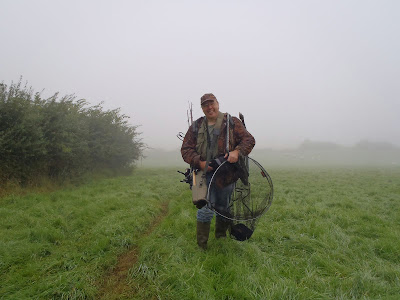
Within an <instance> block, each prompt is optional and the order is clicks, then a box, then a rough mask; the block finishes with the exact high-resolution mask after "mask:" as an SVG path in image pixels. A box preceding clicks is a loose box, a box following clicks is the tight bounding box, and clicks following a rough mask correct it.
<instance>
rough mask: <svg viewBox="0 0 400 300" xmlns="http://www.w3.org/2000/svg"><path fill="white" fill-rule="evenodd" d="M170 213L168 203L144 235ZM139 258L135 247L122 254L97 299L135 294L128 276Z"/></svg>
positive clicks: (104, 281)
mask: <svg viewBox="0 0 400 300" xmlns="http://www.w3.org/2000/svg"><path fill="white" fill-rule="evenodd" d="M167 213H168V202H165V203H163V204H162V211H161V213H160V214H159V215H158V216H157V217H156V218H155V219H154V220H153V222H152V223H151V224H150V226H149V229H148V230H147V231H146V232H145V233H144V234H143V236H147V235H149V234H151V233H152V232H153V231H154V229H155V228H156V227H157V226H158V225H159V224H160V223H161V221H162V220H163V219H164V217H165V216H166V215H167ZM138 257H139V249H138V247H136V246H134V247H132V249H130V250H129V251H128V252H126V253H124V254H122V255H121V256H120V257H119V258H118V262H117V264H116V266H115V267H114V268H113V269H112V270H111V271H110V272H109V273H107V274H106V275H105V277H104V278H103V279H102V280H101V283H100V284H99V293H98V295H97V297H96V299H107V300H110V299H120V298H124V296H125V297H126V296H129V295H133V294H135V293H136V292H137V291H136V288H135V287H134V286H129V285H128V284H127V282H126V281H127V276H128V272H129V270H130V269H131V268H132V266H133V265H134V264H135V263H136V262H137V260H138Z"/></svg>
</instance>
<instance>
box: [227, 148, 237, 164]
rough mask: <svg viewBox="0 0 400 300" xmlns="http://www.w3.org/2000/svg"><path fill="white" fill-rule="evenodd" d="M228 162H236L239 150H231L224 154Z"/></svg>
mask: <svg viewBox="0 0 400 300" xmlns="http://www.w3.org/2000/svg"><path fill="white" fill-rule="evenodd" d="M224 157H225V158H226V159H227V161H228V162H230V163H231V164H234V163H235V162H237V161H238V160H239V150H233V151H231V152H229V155H228V153H227V154H225V156H224Z"/></svg>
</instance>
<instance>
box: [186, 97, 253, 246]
mask: <svg viewBox="0 0 400 300" xmlns="http://www.w3.org/2000/svg"><path fill="white" fill-rule="evenodd" d="M200 104H201V108H202V110H203V113H204V115H205V117H201V118H199V119H197V120H196V121H195V122H193V124H192V125H191V126H190V127H189V129H188V131H187V133H186V135H185V138H184V140H183V143H182V148H181V154H182V158H183V160H184V161H185V162H187V163H188V164H190V165H191V166H192V167H193V168H194V169H195V170H199V172H200V174H203V173H205V176H204V178H206V180H207V186H208V184H209V182H210V180H211V177H212V175H213V172H214V171H215V169H216V168H217V167H218V165H219V164H220V163H221V158H224V159H226V160H227V161H228V163H230V164H236V163H237V162H238V160H239V157H240V156H246V155H248V154H249V153H250V152H251V150H252V149H253V147H254V145H255V140H254V137H253V136H252V135H251V134H250V133H249V132H248V131H247V130H246V128H245V127H244V125H243V123H242V122H241V121H240V120H239V119H238V118H236V117H229V114H224V113H221V112H220V111H219V102H218V100H217V98H216V97H215V96H214V95H213V94H205V95H203V96H202V97H201V99H200ZM227 119H229V120H228V122H229V124H227ZM227 125H228V126H227ZM227 127H228V128H229V146H227ZM227 148H229V149H228V150H227ZM217 162H218V163H217ZM230 170H232V172H234V168H230ZM194 173H195V174H194V177H195V176H196V174H198V173H197V172H196V171H195V172H194ZM197 178H199V176H197ZM198 180H200V178H199V179H198ZM233 187H234V184H233V183H231V184H228V185H227V186H224V187H222V188H217V187H215V188H214V189H213V190H211V191H210V199H209V201H210V202H211V203H214V204H215V206H216V207H220V208H221V209H228V205H229V200H230V196H231V194H232V191H233ZM193 203H194V204H195V205H196V206H197V208H199V209H198V211H197V230H196V232H197V244H198V245H199V247H200V248H202V249H207V241H208V236H209V233H210V224H211V220H212V218H213V216H214V212H213V211H212V210H211V209H210V208H209V207H208V206H207V205H204V204H202V205H200V204H199V202H196V201H195V200H194V201H193ZM228 227H229V220H227V219H225V218H224V217H221V216H219V215H217V217H216V223H215V237H216V238H222V237H226V231H227V230H228Z"/></svg>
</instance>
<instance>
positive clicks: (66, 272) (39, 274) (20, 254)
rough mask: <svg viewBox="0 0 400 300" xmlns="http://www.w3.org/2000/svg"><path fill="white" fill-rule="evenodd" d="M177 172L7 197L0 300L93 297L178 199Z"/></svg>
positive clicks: (0, 220)
mask: <svg viewBox="0 0 400 300" xmlns="http://www.w3.org/2000/svg"><path fill="white" fill-rule="evenodd" d="M173 172H174V171H173V170H170V171H162V170H154V171H151V170H138V171H137V172H135V175H133V176H126V177H118V178H114V179H105V180H100V181H95V182H92V183H90V184H87V185H84V186H81V187H79V188H70V189H65V190H61V191H57V192H53V193H48V194H29V195H26V196H13V195H11V196H8V197H5V198H1V199H0V282H1V284H0V298H1V299H29V298H39V299H51V298H54V299H84V298H94V297H95V295H96V293H97V288H98V287H97V286H96V284H95V283H96V282H98V281H99V280H100V278H101V276H102V275H103V274H104V273H105V272H106V271H107V270H108V269H109V268H110V267H112V265H114V264H115V263H116V259H117V256H118V254H120V253H122V252H124V251H126V249H127V248H129V247H131V246H133V245H136V244H137V243H138V239H139V237H141V236H142V235H143V233H144V232H146V230H147V228H148V226H149V225H150V224H151V222H152V220H153V219H154V217H155V216H157V215H158V214H159V213H160V211H161V204H162V203H164V202H168V201H170V200H171V199H173V198H174V197H175V195H176V194H179V189H177V188H176V185H172V183H175V182H176V181H178V180H177V177H176V176H175V175H174V173H173ZM171 174H172V176H171ZM182 188H183V186H182Z"/></svg>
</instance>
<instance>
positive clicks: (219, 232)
mask: <svg viewBox="0 0 400 300" xmlns="http://www.w3.org/2000/svg"><path fill="white" fill-rule="evenodd" d="M229 225H230V221H229V220H225V219H224V218H222V217H221V218H218V217H217V218H216V219H215V238H217V239H219V238H225V237H226V231H227V230H228V228H229Z"/></svg>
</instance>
